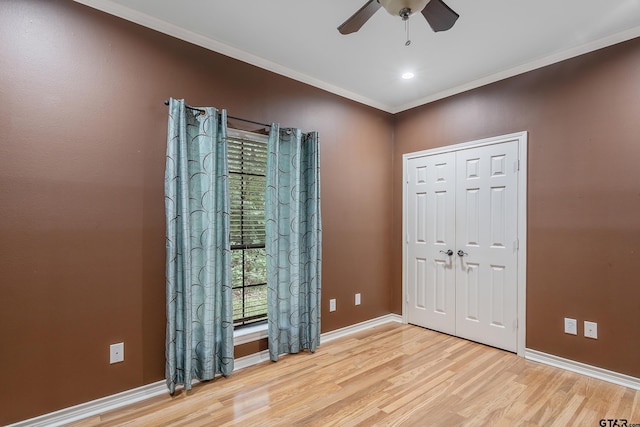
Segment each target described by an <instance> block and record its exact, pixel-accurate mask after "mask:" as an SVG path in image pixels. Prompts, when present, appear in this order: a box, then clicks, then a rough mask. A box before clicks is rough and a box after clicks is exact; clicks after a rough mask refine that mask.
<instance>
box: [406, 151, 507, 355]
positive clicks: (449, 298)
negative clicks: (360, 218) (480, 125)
mask: <svg viewBox="0 0 640 427" xmlns="http://www.w3.org/2000/svg"><path fill="white" fill-rule="evenodd" d="M517 177H518V142H517V141H512V142H505V143H500V144H493V145H486V146H481V147H477V148H467V149H460V150H459V151H452V152H447V153H441V154H435V155H428V156H423V157H416V158H410V159H408V160H407V192H406V194H407V202H406V209H407V214H406V217H405V220H406V221H407V222H406V229H407V257H406V262H407V265H406V268H405V271H406V274H407V281H406V284H407V289H406V292H407V295H406V296H407V299H406V300H407V303H406V315H407V321H408V322H409V323H412V324H416V325H419V326H424V327H427V328H429V329H434V330H437V331H441V332H445V333H448V334H452V335H457V336H460V337H463V338H467V339H470V340H473V341H477V342H481V343H484V344H488V345H492V346H495V347H499V348H503V349H505V350H509V351H516V349H517V317H518V312H517V306H518V299H517V297H518V294H517V250H518V248H517V218H518V216H517V214H518V212H517V209H518V193H517V190H518V181H517ZM449 249H451V250H452V251H453V255H451V256H449V255H447V254H446V252H447V251H448V250H449Z"/></svg>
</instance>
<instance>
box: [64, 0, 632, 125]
mask: <svg viewBox="0 0 640 427" xmlns="http://www.w3.org/2000/svg"><path fill="white" fill-rule="evenodd" d="M74 1H75V2H76V3H80V4H83V5H85V6H89V7H91V8H94V9H97V10H100V11H102V12H106V13H108V14H110V15H114V16H117V17H119V18H122V19H125V20H127V21H131V22H133V23H135V24H138V25H142V26H143V27H147V28H150V29H152V30H155V31H159V32H161V33H163V34H167V35H170V36H172V37H175V38H177V39H180V40H184V41H186V42H189V43H192V44H195V45H197V46H201V47H204V48H206V49H209V50H211V51H214V52H218V53H221V54H223V55H226V56H229V57H231V58H234V59H238V60H240V61H243V62H246V63H248V64H251V65H255V66H256V67H259V68H262V69H265V70H268V71H272V72H274V73H277V74H280V75H282V76H285V77H289V78H291V79H293V80H297V81H299V82H302V83H306V84H308V85H311V86H314V87H317V88H319V89H322V90H326V91H327V92H331V93H334V94H336V95H339V96H342V97H344V98H347V99H351V100H353V101H356V102H359V103H361V104H364V105H368V106H370V107H373V108H377V109H378V110H382V111H386V112H387V113H391V114H396V113H400V112H402V111H405V110H409V109H411V108H414V107H418V106H420V105H424V104H428V103H430V102H434V101H437V100H439V99H443V98H447V97H449V96H453V95H456V94H459V93H462V92H466V91H468V90H471V89H475V88H478V87H481V86H484V85H487V84H490V83H494V82H497V81H500V80H504V79H507V78H509V77H513V76H516V75H518V74H523V73H526V72H529V71H532V70H535V69H538V68H542V67H546V66H547V65H551V64H555V63H557V62H561V61H564V60H566V59H570V58H573V57H576V56H579V55H583V54H585V53H589V52H592V51H594V50H598V49H602V48H605V47H607V46H611V45H614V44H617V43H622V42H624V41H627V40H631V39H634V38H636V37H639V36H640V26H637V27H634V28H631V29H628V30H625V31H621V32H619V33H616V34H612V35H610V36H607V37H603V38H601V39H598V40H594V41H592V42H589V43H585V44H583V45H580V46H576V47H573V48H570V49H567V50H563V51H561V52H556V53H553V54H551V55H547V56H544V57H542V58H538V59H536V60H534V61H530V62H527V63H525V64H522V65H518V66H516V67H512V68H509V69H508V70H504V71H500V72H497V73H493V74H490V75H488V76H486V77H482V78H480V79H477V80H474V81H471V82H468V83H464V84H461V85H458V86H455V87H452V88H450V89H446V90H443V91H441V92H438V93H435V94H432V95H428V96H425V97H423V98H419V99H416V100H414V101H410V102H408V103H405V104H401V105H398V106H392V105H388V104H386V103H384V102H380V101H377V100H375V99H371V98H368V97H366V96H362V95H359V94H357V93H355V92H351V91H349V90H346V89H343V88H341V87H338V86H336V85H333V84H331V83H327V82H325V81H322V80H320V79H318V78H315V77H311V76H309V75H307V74H304V73H301V72H299V71H296V70H293V69H291V68H287V67H284V66H282V65H280V64H277V63H275V62H272V61H269V60H266V59H264V58H261V57H259V56H257V55H253V54H251V53H248V52H244V51H242V50H240V49H238V48H235V47H232V46H229V45H227V44H224V43H222V42H219V41H217V40H214V39H211V38H209V37H205V36H203V35H201V34H197V33H195V32H192V31H189V30H187V29H184V28H182V27H179V26H177V25H174V24H170V23H168V22H166V21H163V20H161V19H158V18H155V17H152V16H150V15H147V14H144V13H142V12H139V11H137V10H134V9H131V8H129V7H126V6H123V5H121V4H118V3H113V2H112V1H109V0H74Z"/></svg>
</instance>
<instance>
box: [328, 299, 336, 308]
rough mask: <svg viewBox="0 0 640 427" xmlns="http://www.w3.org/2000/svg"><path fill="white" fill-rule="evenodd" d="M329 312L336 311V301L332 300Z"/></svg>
mask: <svg viewBox="0 0 640 427" xmlns="http://www.w3.org/2000/svg"><path fill="white" fill-rule="evenodd" d="M329 311H336V300H335V298H332V299H330V300H329Z"/></svg>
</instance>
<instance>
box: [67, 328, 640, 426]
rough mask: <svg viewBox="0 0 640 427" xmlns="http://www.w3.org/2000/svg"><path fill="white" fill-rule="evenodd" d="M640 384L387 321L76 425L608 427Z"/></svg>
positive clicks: (632, 417) (637, 407) (630, 406)
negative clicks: (310, 349) (630, 384)
mask: <svg viewBox="0 0 640 427" xmlns="http://www.w3.org/2000/svg"><path fill="white" fill-rule="evenodd" d="M603 418H605V419H619V418H625V419H627V420H628V423H629V424H632V423H640V391H635V390H633V389H630V388H625V387H621V386H616V385H613V384H610V383H607V382H604V381H599V380H596V379H592V378H589V377H585V376H581V375H578V374H574V373H571V372H568V371H564V370H561V369H556V368H552V367H549V366H545V365H541V364H538V363H535V362H530V361H527V360H524V359H523V358H520V357H517V356H516V355H514V354H511V353H507V352H504V351H501V350H497V349H494V348H491V347H485V346H482V345H480V344H476V343H472V342H469V341H465V340H462V339H458V338H454V337H451V336H448V335H443V334H439V333H436V332H433V331H429V330H426V329H422V328H419V327H416V326H410V325H401V324H387V325H383V326H379V327H376V328H373V329H371V330H369V331H366V332H361V333H358V334H353V335H351V336H348V337H345V338H341V339H337V340H334V341H331V342H328V343H326V344H323V345H322V346H320V347H319V349H318V351H316V353H314V354H310V353H303V354H298V355H289V356H284V357H282V358H281V359H280V361H279V362H277V363H271V362H265V363H262V364H259V365H255V366H252V367H250V368H245V369H242V370H240V371H237V372H234V373H233V375H231V376H230V377H229V378H220V379H216V380H215V381H212V382H209V383H207V384H200V385H198V386H196V387H194V388H193V390H192V391H190V392H189V393H185V392H182V393H180V394H177V395H176V396H175V397H174V398H170V397H169V396H168V395H166V396H159V397H156V398H153V399H150V400H147V401H144V402H140V403H137V404H134V405H131V406H129V407H125V408H122V409H119V410H115V411H112V412H108V413H105V414H101V415H100V416H96V417H93V418H89V419H86V420H83V421H81V422H78V423H75V424H73V425H74V426H76V427H78V426H95V425H104V426H115V425H117V426H121V425H128V426H169V425H170V426H231V425H240V426H323V427H324V426H356V425H360V426H373V425H380V426H386V425H403V426H570V425H575V426H593V427H597V426H599V425H600V424H599V422H600V419H603Z"/></svg>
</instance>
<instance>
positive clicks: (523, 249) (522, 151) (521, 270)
mask: <svg viewBox="0 0 640 427" xmlns="http://www.w3.org/2000/svg"><path fill="white" fill-rule="evenodd" d="M512 141H517V143H518V170H519V173H518V203H517V205H518V217H517V221H518V227H517V234H518V235H517V239H518V255H517V262H518V266H517V269H518V274H517V291H518V303H517V304H518V307H517V310H518V317H517V319H518V326H517V327H518V331H517V352H516V353H517V355H518V356H521V357H524V355H525V349H526V319H527V316H526V314H527V313H526V309H527V299H526V297H527V143H528V133H527V131H522V132H516V133H510V134H507V135H500V136H495V137H491V138H484V139H479V140H476V141H469V142H463V143H460V144H454V145H447V146H445V147H438V148H432V149H429V150H422V151H416V152H413V153H407V154H404V155H403V156H402V236H403V237H402V239H403V242H402V322H403V323H405V324H406V323H407V310H406V307H407V304H408V301H407V268H408V259H407V241H408V238H409V234H408V229H407V212H408V210H407V203H408V194H407V187H408V186H407V180H408V171H407V161H408V160H409V159H413V158H418V157H424V156H431V155H434V154H441V153H448V152H452V151H460V150H464V149H468V148H477V147H482V146H487V145H494V144H501V143H505V142H512Z"/></svg>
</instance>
